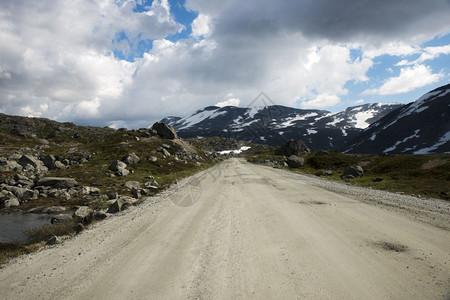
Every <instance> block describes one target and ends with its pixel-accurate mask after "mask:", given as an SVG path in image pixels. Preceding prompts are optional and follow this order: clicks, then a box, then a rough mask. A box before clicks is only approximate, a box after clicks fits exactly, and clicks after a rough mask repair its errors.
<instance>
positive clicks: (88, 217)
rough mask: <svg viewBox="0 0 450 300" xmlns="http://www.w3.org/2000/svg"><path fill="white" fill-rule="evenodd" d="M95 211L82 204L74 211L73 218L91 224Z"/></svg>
mask: <svg viewBox="0 0 450 300" xmlns="http://www.w3.org/2000/svg"><path fill="white" fill-rule="evenodd" d="M93 213H94V211H93V210H92V209H91V208H90V207H88V206H80V207H79V208H78V209H77V210H76V211H75V212H74V213H73V218H74V219H75V220H76V221H77V222H80V223H84V224H89V223H90V222H92V215H93Z"/></svg>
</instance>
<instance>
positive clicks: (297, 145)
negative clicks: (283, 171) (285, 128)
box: [275, 139, 311, 156]
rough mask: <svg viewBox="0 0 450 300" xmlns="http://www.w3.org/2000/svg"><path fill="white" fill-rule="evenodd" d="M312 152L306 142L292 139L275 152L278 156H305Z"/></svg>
mask: <svg viewBox="0 0 450 300" xmlns="http://www.w3.org/2000/svg"><path fill="white" fill-rule="evenodd" d="M310 152H311V150H310V149H309V148H308V146H306V143H305V142H304V141H295V140H293V139H290V140H289V141H288V142H287V143H286V144H284V145H283V146H281V147H280V148H279V149H277V150H276V151H275V154H276V155H286V156H291V155H297V156H298V155H305V154H309V153H310Z"/></svg>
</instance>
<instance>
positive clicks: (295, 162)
mask: <svg viewBox="0 0 450 300" xmlns="http://www.w3.org/2000/svg"><path fill="white" fill-rule="evenodd" d="M286 163H287V164H288V166H289V168H300V167H303V165H304V164H305V160H304V159H303V158H301V157H298V156H296V155H291V156H289V158H288V159H287V161H286Z"/></svg>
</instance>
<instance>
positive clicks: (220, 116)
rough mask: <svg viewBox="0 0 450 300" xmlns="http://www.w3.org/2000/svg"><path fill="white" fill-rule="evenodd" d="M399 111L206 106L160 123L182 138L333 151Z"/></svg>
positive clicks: (384, 106)
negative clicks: (296, 144)
mask: <svg viewBox="0 0 450 300" xmlns="http://www.w3.org/2000/svg"><path fill="white" fill-rule="evenodd" d="M399 107H401V105H399V104H365V105H360V106H355V107H349V108H347V109H346V110H345V111H342V112H338V113H331V112H329V111H325V110H303V109H296V108H291V107H285V106H280V105H272V106H265V107H262V108H259V109H256V108H241V107H234V106H227V107H216V106H209V107H206V108H204V109H201V110H199V111H197V112H195V113H194V114H192V115H191V116H189V117H186V118H180V117H167V118H165V119H163V120H162V122H165V123H168V124H170V125H172V126H173V127H174V128H175V129H176V130H177V132H178V134H179V135H180V136H181V137H185V138H199V137H212V136H219V137H231V138H234V139H237V140H246V141H251V142H255V143H261V144H268V145H282V144H284V143H285V142H286V141H288V140H289V139H301V140H304V141H305V142H306V143H307V144H308V146H309V147H311V148H314V149H329V148H335V149H337V148H341V147H343V146H344V145H346V143H347V142H348V141H350V140H352V139H354V138H355V137H356V136H357V135H359V134H360V133H361V132H362V131H363V130H364V129H365V128H367V127H368V126H369V125H370V124H371V123H373V122H376V121H377V120H379V119H380V118H382V117H383V116H385V115H387V114H388V113H390V112H392V111H393V110H395V109H397V108H399Z"/></svg>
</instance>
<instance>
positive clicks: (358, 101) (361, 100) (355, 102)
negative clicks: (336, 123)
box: [353, 99, 365, 105]
mask: <svg viewBox="0 0 450 300" xmlns="http://www.w3.org/2000/svg"><path fill="white" fill-rule="evenodd" d="M364 102H365V101H364V99H359V100H355V101H354V102H353V104H356V105H359V104H363V103H364Z"/></svg>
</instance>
